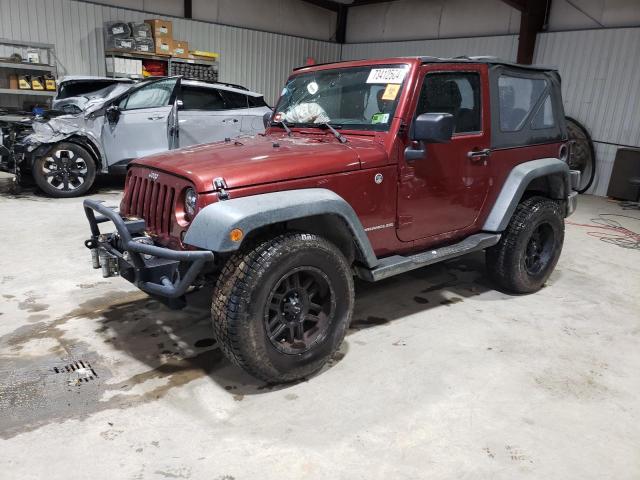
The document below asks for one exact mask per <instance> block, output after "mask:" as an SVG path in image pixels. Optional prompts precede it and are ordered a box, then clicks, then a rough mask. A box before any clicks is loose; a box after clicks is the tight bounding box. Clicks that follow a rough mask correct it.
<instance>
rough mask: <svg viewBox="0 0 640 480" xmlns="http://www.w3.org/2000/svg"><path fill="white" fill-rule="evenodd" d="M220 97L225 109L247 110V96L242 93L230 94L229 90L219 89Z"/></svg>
mask: <svg viewBox="0 0 640 480" xmlns="http://www.w3.org/2000/svg"><path fill="white" fill-rule="evenodd" d="M220 95H222V97H223V98H224V100H225V105H226V107H225V108H228V109H230V110H231V109H235V108H248V103H247V96H246V95H245V94H243V93H237V92H230V91H229V90H222V89H220Z"/></svg>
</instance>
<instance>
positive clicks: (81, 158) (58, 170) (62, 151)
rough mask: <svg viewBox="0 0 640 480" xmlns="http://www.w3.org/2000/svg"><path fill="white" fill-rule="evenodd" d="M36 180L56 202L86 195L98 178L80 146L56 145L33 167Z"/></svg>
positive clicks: (87, 155)
mask: <svg viewBox="0 0 640 480" xmlns="http://www.w3.org/2000/svg"><path fill="white" fill-rule="evenodd" d="M32 175H33V179H34V180H35V182H36V184H37V185H38V187H40V189H41V190H43V191H44V192H45V193H46V194H47V195H50V196H52V197H56V198H67V197H77V196H79V195H84V194H85V193H87V191H88V190H89V189H90V188H91V186H92V185H93V182H94V180H95V178H96V163H95V161H94V160H93V157H92V156H91V154H90V153H89V152H88V151H87V150H86V149H84V148H82V147H81V146H80V145H76V144H75V143H69V142H62V143H58V144H56V145H54V146H53V147H51V149H50V150H49V151H48V152H47V153H46V154H45V155H43V156H41V157H39V158H38V159H37V160H36V161H35V163H34V165H33V172H32Z"/></svg>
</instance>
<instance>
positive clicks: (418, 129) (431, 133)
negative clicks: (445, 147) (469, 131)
mask: <svg viewBox="0 0 640 480" xmlns="http://www.w3.org/2000/svg"><path fill="white" fill-rule="evenodd" d="M453 128H454V120H453V115H451V114H450V113H423V114H422V115H418V117H417V118H416V119H415V121H414V122H413V126H412V128H411V140H415V141H418V142H425V143H448V142H450V141H451V136H452V135H453Z"/></svg>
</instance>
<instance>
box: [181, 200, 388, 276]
mask: <svg viewBox="0 0 640 480" xmlns="http://www.w3.org/2000/svg"><path fill="white" fill-rule="evenodd" d="M327 214H329V215H335V216H337V217H339V218H340V219H342V220H343V221H344V222H345V223H346V225H347V226H348V228H349V230H350V231H351V233H352V235H353V240H354V242H355V244H356V245H357V246H358V248H359V249H360V253H361V254H362V259H363V261H364V263H365V264H366V265H367V266H368V267H374V266H375V265H377V263H378V260H377V258H376V256H375V254H374V252H373V248H372V247H371V243H370V242H369V239H368V237H367V234H366V233H365V231H364V228H363V226H362V223H360V219H359V218H358V215H357V214H356V212H355V211H354V210H353V208H352V207H351V205H349V203H347V201H346V200H344V199H343V198H342V197H341V196H339V195H338V194H336V193H335V192H332V191H331V190H327V189H324V188H309V189H301V190H285V191H282V192H273V193H263V194H260V195H252V196H248V197H240V198H235V199H231V200H225V201H219V202H216V203H213V204H211V205H208V206H206V207H205V208H204V209H202V210H201V211H200V212H199V213H198V214H197V215H196V217H195V219H194V220H193V222H192V224H191V226H190V227H189V229H188V230H187V233H186V235H185V238H184V243H186V244H188V245H192V246H194V247H198V248H202V249H205V250H210V251H212V252H233V251H235V250H238V248H240V242H233V241H232V240H231V239H230V238H229V233H230V232H231V230H233V229H234V228H239V229H241V230H242V231H243V232H244V236H245V237H246V236H247V235H248V234H249V233H251V232H252V231H254V230H256V229H258V228H261V227H265V226H268V225H274V224H277V223H282V222H286V221H290V220H296V219H301V218H306V217H312V216H316V215H327Z"/></svg>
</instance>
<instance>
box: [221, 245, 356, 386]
mask: <svg viewBox="0 0 640 480" xmlns="http://www.w3.org/2000/svg"><path fill="white" fill-rule="evenodd" d="M301 269H313V272H321V273H318V275H321V279H322V280H326V281H327V282H328V284H330V287H328V288H330V289H331V290H330V291H331V292H333V295H334V297H332V298H334V299H335V300H331V301H330V305H331V309H332V310H331V312H333V313H332V319H331V320H327V321H326V322H325V323H326V324H327V325H328V326H327V327H326V328H325V329H324V331H325V332H326V333H325V334H324V336H323V337H322V338H320V337H318V339H317V343H314V344H313V346H312V347H309V350H307V351H304V352H303V353H283V352H282V351H280V350H279V348H280V345H279V344H277V343H276V344H274V341H275V340H272V339H270V338H269V337H268V335H267V332H268V328H269V327H268V323H269V322H268V320H266V319H267V318H268V315H270V314H271V311H272V305H273V303H272V301H273V298H274V293H273V292H274V291H276V290H275V289H277V288H279V286H280V285H281V284H282V282H283V281H284V279H288V278H289V277H288V276H290V275H294V274H297V272H298V271H299V270H301ZM314 274H315V273H314ZM305 283H306V282H305ZM298 284H299V283H298ZM280 296H283V295H280ZM353 305H354V290H353V276H352V273H351V269H350V266H349V263H348V262H347V260H346V258H345V257H344V255H343V254H342V252H341V251H340V250H339V249H338V248H337V247H336V246H335V245H333V244H332V243H331V242H329V241H327V240H325V239H324V238H322V237H319V236H317V235H313V234H307V233H287V234H283V235H279V236H277V237H275V238H270V239H267V240H263V241H258V242H255V243H253V245H252V246H250V247H248V248H245V249H242V250H241V251H239V252H238V253H236V254H234V255H233V256H232V257H231V258H230V259H229V260H228V261H227V263H226V264H225V266H224V268H223V270H222V273H221V274H220V277H219V278H218V281H217V283H216V286H215V289H214V292H213V301H212V307H211V316H212V320H213V331H214V336H215V338H216V340H217V342H218V344H219V346H220V348H221V350H222V351H223V353H224V354H225V356H226V357H227V358H228V359H229V360H231V362H232V363H234V364H235V365H238V366H239V367H241V368H243V369H244V370H245V371H247V372H248V373H249V374H251V375H253V376H255V377H257V378H260V379H262V380H264V381H266V382H268V383H285V382H292V381H295V380H299V379H303V378H305V377H308V376H309V375H311V374H312V373H314V372H316V371H318V370H319V369H320V368H322V366H323V365H324V364H325V363H326V362H327V361H328V360H329V359H330V358H331V356H332V355H333V354H334V353H335V352H336V350H337V349H338V348H339V347H340V344H341V343H342V341H343V339H344V336H345V333H346V330H347V328H348V326H349V323H350V322H351V316H352V313H353ZM265 312H266V313H265ZM274 315H275V314H274ZM283 318H284V317H283ZM326 318H329V317H328V316H325V319H326ZM317 330H320V329H317ZM283 348H284V347H283Z"/></svg>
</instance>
